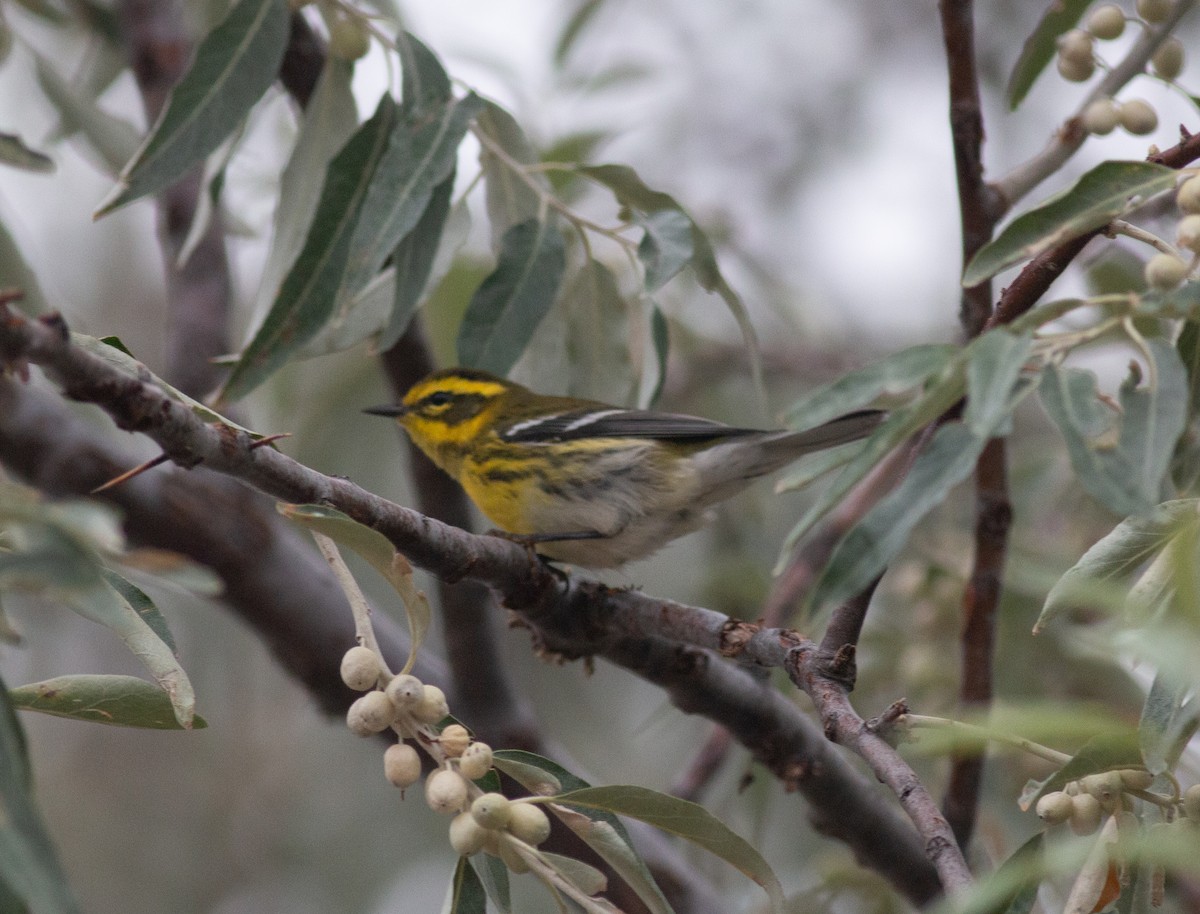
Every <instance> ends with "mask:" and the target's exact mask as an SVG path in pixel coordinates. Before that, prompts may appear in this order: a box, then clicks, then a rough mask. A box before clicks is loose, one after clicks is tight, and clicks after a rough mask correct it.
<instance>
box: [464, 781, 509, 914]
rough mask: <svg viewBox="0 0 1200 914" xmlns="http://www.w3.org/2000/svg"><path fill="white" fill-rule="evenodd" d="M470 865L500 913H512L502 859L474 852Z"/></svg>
mask: <svg viewBox="0 0 1200 914" xmlns="http://www.w3.org/2000/svg"><path fill="white" fill-rule="evenodd" d="M497 789H498V788H497ZM464 859H466V858H464ZM471 866H472V868H473V869H474V870H475V875H476V877H478V879H479V881H480V882H481V883H482V884H483V890H484V891H485V892H486V893H487V897H488V898H489V899H490V900H491V902H492V904H493V905H495V906H496V907H497V908H498V909H499V911H500V914H512V909H513V907H512V890H511V889H510V888H509V885H508V867H507V866H505V865H504V861H503V860H501V859H500V858H499V857H493V856H492V855H491V854H476V855H475V856H474V857H473V858H472V859H471Z"/></svg>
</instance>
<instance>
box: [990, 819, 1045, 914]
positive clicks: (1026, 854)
mask: <svg viewBox="0 0 1200 914" xmlns="http://www.w3.org/2000/svg"><path fill="white" fill-rule="evenodd" d="M1045 839H1046V833H1045V832H1038V833H1037V834H1036V835H1034V836H1033V837H1032V838H1030V839H1029V840H1028V841H1026V842H1025V843H1024V844H1022V845H1021V846H1020V847H1018V848H1017V849H1016V850H1015V851H1013V852H1012V854H1011V855H1010V856H1009V858H1008V859H1007V860H1005V861H1004V862H1003V863H1001V864H1000V866H999V867H997V868H996V872H995V873H993V874H992V875H991V876H990V877H989V879H994V880H997V881H999V882H1004V883H1010V884H1011V888H1010V889H1009V890H1008V892H1007V893H1005V896H1004V897H1002V898H1001V899H999V900H998V901H997V903H996V904H995V905H994V906H992V907H991V908H990V909H989V914H990V912H993V911H994V912H996V914H1029V912H1030V911H1032V910H1033V906H1034V905H1035V904H1036V903H1037V896H1038V887H1039V885H1040V884H1041V875H1042V873H1041V871H1042V865H1041V857H1042V845H1043V842H1044V841H1045Z"/></svg>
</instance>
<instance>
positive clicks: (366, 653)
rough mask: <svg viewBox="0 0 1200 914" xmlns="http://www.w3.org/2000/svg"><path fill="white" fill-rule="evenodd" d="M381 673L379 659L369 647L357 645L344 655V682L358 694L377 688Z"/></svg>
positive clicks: (342, 670)
mask: <svg viewBox="0 0 1200 914" xmlns="http://www.w3.org/2000/svg"><path fill="white" fill-rule="evenodd" d="M380 672H381V670H380V666H379V657H378V656H377V655H376V653H375V652H374V651H373V650H371V649H370V648H369V647H363V646H362V645H361V644H356V645H355V646H354V647H352V648H350V650H348V651H346V653H345V654H343V655H342V667H341V674H342V682H344V683H346V685H347V686H349V687H350V688H352V689H354V691H356V692H365V691H367V689H373V688H375V685H376V683H378V682H379V673H380Z"/></svg>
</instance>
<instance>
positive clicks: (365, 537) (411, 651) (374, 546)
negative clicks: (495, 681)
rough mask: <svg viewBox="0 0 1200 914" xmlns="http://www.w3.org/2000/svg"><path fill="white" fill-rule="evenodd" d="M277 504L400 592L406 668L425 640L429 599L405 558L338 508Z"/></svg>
mask: <svg viewBox="0 0 1200 914" xmlns="http://www.w3.org/2000/svg"><path fill="white" fill-rule="evenodd" d="M277 507H278V509H279V513H280V514H282V515H283V516H284V517H286V518H287V519H288V520H290V521H292V522H294V523H296V524H299V525H300V526H302V527H305V528H307V529H309V530H316V531H317V532H318V533H323V534H324V535H325V536H327V537H329V538H330V539H331V540H334V541H335V542H337V543H340V544H341V545H343V546H347V547H349V548H350V549H353V550H354V551H355V552H357V553H358V554H359V555H360V556H362V557H363V558H364V559H365V560H366V561H367V563H368V564H369V565H370V566H371V567H372V568H374V569H375V570H376V571H377V572H379V573H380V574H381V575H383V578H384V580H386V581H387V582H388V583H389V584H391V585H392V587H393V589H394V590H395V591H396V593H397V594H399V595H400V601H401V602H402V603H403V604H404V612H405V615H406V616H407V617H408V630H409V634H410V635H411V639H412V642H411V644H410V645H409V648H408V661H407V662H406V663H405V665H404V669H405V670H408V669H409V668H410V667H411V666H412V664H413V661H414V660H415V658H416V655H417V651H418V650H419V649H420V647H421V644H422V642H423V641H424V640H425V635H426V633H427V632H428V631H429V620H430V617H431V616H432V611H431V610H430V608H429V600H428V599H427V598H426V596H425V594H424V592H422V591H420V590H418V589H417V586H416V584H415V583H414V582H413V570H412V566H411V565H410V564H409V563H408V559H406V558H405V557H404V556H402V555H401V554H400V553H399V552H397V551H396V547H395V546H393V545H392V544H391V541H390V540H388V538H387V537H385V536H384V535H383V534H382V533H380V532H379V531H377V530H372V529H371V528H370V527H367V526H365V525H363V524H360V523H359V522H358V521H356V520H352V519H351V518H350V517H348V516H346V515H345V514H343V513H342V512H341V511H336V510H334V509H333V508H327V507H325V506H323V505H288V504H282V503H280V504H279V505H278V506H277Z"/></svg>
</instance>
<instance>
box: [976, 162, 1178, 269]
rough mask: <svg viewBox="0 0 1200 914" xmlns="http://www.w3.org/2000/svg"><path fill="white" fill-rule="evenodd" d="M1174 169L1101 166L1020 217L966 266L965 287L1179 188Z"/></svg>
mask: <svg viewBox="0 0 1200 914" xmlns="http://www.w3.org/2000/svg"><path fill="white" fill-rule="evenodd" d="M1175 178H1176V173H1175V170H1174V169H1171V168H1167V167H1166V166H1164V165H1152V164H1150V163H1149V162H1115V161H1110V162H1101V163H1100V164H1099V165H1097V166H1096V167H1095V168H1093V169H1092V170H1091V171H1089V172H1088V173H1087V174H1085V175H1084V176H1083V177H1081V178H1080V179H1079V181H1078V182H1076V184H1075V185H1074V186H1073V187H1071V188H1069V189H1068V190H1066V191H1064V192H1063V193H1061V194H1058V195H1056V196H1054V197H1051V198H1050V199H1049V200H1047V201H1046V202H1045V203H1043V204H1041V205H1040V206H1037V207H1035V208H1033V209H1031V210H1029V211H1028V212H1026V213H1024V214H1022V215H1020V216H1018V217H1017V218H1016V219H1014V220H1013V221H1012V222H1011V223H1009V224H1008V226H1006V227H1005V229H1004V231H1002V232H1001V233H1000V234H999V236H997V237H996V238H995V239H993V240H992V241H990V242H988V243H987V244H986V245H984V246H983V247H982V248H981V249H980V250H979V252H978V253H977V254H976V255H975V256H974V257H973V258H972V259H971V262H970V263H969V264H967V269H966V272H965V273H964V274H963V280H962V284H963V287H964V288H970V287H971V286H976V285H979V283H981V282H983V281H984V280H986V279H989V278H991V277H992V276H995V275H996V274H997V273H999V272H1000V271H1001V270H1003V269H1006V268H1007V267H1011V266H1013V265H1014V264H1018V263H1020V262H1021V261H1023V260H1028V259H1029V258H1031V257H1036V256H1037V255H1038V254H1040V253H1042V252H1043V251H1046V250H1049V249H1050V248H1052V247H1054V246H1055V245H1056V244H1061V243H1063V242H1064V241H1070V240H1071V239H1072V238H1078V237H1079V236H1080V235H1082V234H1084V233H1086V232H1090V231H1092V230H1093V229H1098V228H1101V227H1102V226H1105V225H1107V224H1108V223H1109V222H1111V221H1112V220H1113V219H1115V218H1117V217H1118V216H1120V215H1121V214H1122V213H1124V212H1126V211H1127V210H1128V209H1130V208H1131V207H1132V206H1133V205H1135V204H1136V202H1139V201H1142V200H1145V199H1146V198H1147V197H1150V196H1151V195H1153V194H1156V193H1159V192H1161V191H1164V190H1168V189H1170V188H1171V187H1173V186H1174V184H1175Z"/></svg>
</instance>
